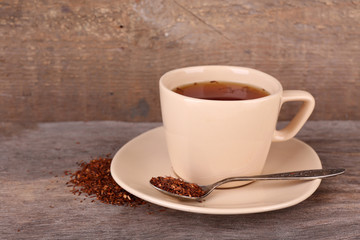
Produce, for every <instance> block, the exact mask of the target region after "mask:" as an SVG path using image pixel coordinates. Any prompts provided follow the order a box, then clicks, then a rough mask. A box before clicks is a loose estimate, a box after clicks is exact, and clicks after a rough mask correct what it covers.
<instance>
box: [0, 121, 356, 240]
mask: <svg viewBox="0 0 360 240" xmlns="http://www.w3.org/2000/svg"><path fill="white" fill-rule="evenodd" d="M283 124H284V123H281V124H280V125H283ZM158 125H159V123H125V122H112V121H105V122H61V123H42V124H36V125H32V126H24V125H17V126H15V125H14V126H13V128H12V130H11V131H10V130H8V131H7V133H6V135H5V134H2V133H0V152H1V154H0V186H1V187H0V202H1V204H0V216H1V218H0V238H1V239H199V238H201V239H306V240H308V239H320V240H321V239H359V238H360V201H359V200H360V188H359V186H360V179H359V175H360V166H359V161H360V147H359V146H360V137H359V136H360V122H359V121H312V122H309V123H307V124H306V126H305V127H304V128H303V129H302V131H301V132H300V133H299V135H298V136H297V137H298V138H299V139H301V140H303V141H305V142H306V143H308V144H309V145H310V146H311V147H313V148H314V150H315V151H316V152H317V153H318V154H319V156H320V158H321V160H322V164H323V166H324V167H328V168H330V167H345V168H346V169H347V171H346V173H345V175H342V176H339V177H336V178H330V179H327V180H326V181H323V182H322V183H321V185H320V187H319V189H318V190H317V191H316V192H315V193H314V194H313V195H312V196H311V197H310V198H308V199H307V200H305V201H304V202H302V203H300V204H298V205H296V206H293V207H290V208H286V209H282V210H278V211H273V212H267V213H259V214H248V215H230V216H217V215H203V214H194V213H186V212H181V211H176V210H171V209H165V208H162V207H158V206H156V205H152V204H149V205H145V206H140V207H138V208H131V207H123V206H112V205H106V204H103V203H100V202H91V200H89V199H85V200H84V197H81V196H80V197H75V196H74V195H73V194H72V193H70V192H69V188H67V187H66V185H65V182H66V181H68V179H67V177H64V174H63V173H64V171H65V170H76V169H77V165H76V162H78V161H81V160H84V161H89V160H90V159H91V158H93V157H97V156H100V155H105V154H107V153H111V154H114V153H116V151H117V150H118V149H119V148H120V147H121V146H123V145H124V144H125V143H126V142H128V141H129V140H130V139H132V138H133V137H135V136H137V135H138V134H140V133H142V132H144V131H146V130H148V129H151V128H154V127H156V126H158ZM8 129H10V128H8ZM80 201H83V202H80Z"/></svg>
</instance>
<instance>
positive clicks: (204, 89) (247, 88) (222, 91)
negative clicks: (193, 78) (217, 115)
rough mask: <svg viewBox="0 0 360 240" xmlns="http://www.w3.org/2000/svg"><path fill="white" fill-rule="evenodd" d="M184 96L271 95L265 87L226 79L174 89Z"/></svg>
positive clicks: (241, 97) (238, 97)
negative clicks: (225, 80) (226, 80)
mask: <svg viewBox="0 0 360 240" xmlns="http://www.w3.org/2000/svg"><path fill="white" fill-rule="evenodd" d="M173 91H174V92H176V93H179V94H181V95H184V96H188V97H193V98H200V99H207V100H223V101H234V100H248V99H256V98H261V97H265V96H268V95H270V94H269V93H268V92H267V91H266V90H265V89H262V88H258V87H255V86H251V85H247V84H243V83H236V82H224V81H209V82H195V83H191V84H186V85H182V86H179V87H177V88H175V89H173Z"/></svg>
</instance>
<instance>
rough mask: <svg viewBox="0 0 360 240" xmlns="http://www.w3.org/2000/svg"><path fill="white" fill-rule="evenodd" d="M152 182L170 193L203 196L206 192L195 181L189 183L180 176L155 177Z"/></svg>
mask: <svg viewBox="0 0 360 240" xmlns="http://www.w3.org/2000/svg"><path fill="white" fill-rule="evenodd" d="M150 183H151V184H152V185H154V186H155V187H158V188H160V189H162V190H165V191H167V192H170V193H175V194H178V195H183V196H188V197H201V196H203V195H204V194H205V192H204V190H202V188H201V187H200V186H199V185H197V184H195V183H188V182H185V181H183V180H182V179H179V178H173V177H153V178H151V180H150Z"/></svg>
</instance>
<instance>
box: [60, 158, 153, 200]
mask: <svg viewBox="0 0 360 240" xmlns="http://www.w3.org/2000/svg"><path fill="white" fill-rule="evenodd" d="M111 160H112V159H111V158H109V155H107V156H106V157H99V158H96V159H93V160H91V161H90V162H89V163H85V162H81V163H79V164H78V165H79V167H80V169H79V170H78V171H76V172H74V173H72V172H69V171H65V172H64V173H65V175H69V176H70V181H68V182H67V183H66V185H67V186H68V187H72V190H70V191H71V192H72V193H73V194H75V195H78V196H80V195H81V194H82V193H83V194H86V196H87V197H95V196H96V198H97V199H98V200H100V201H101V202H103V203H107V204H114V205H129V206H132V207H135V206H138V205H142V204H145V203H146V202H145V201H144V200H142V199H140V198H138V197H136V196H134V195H132V194H130V193H128V192H127V191H125V190H124V189H123V188H121V187H120V186H119V185H117V183H116V182H115V181H114V179H113V178H112V177H111V174H110V164H111ZM93 201H94V200H92V202H93Z"/></svg>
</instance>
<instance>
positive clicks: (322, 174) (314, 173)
mask: <svg viewBox="0 0 360 240" xmlns="http://www.w3.org/2000/svg"><path fill="white" fill-rule="evenodd" d="M344 172H345V169H343V168H337V169H314V170H303V171H296V172H284V173H274V174H266V175H256V176H247V177H230V178H225V179H223V180H220V181H218V182H216V183H213V184H210V185H204V186H201V185H199V187H200V188H201V189H202V190H203V191H204V192H205V193H204V194H203V195H202V196H200V197H190V196H185V195H180V194H175V193H171V192H168V191H165V190H163V189H161V188H158V187H157V186H155V185H153V184H151V183H150V184H151V186H153V187H154V188H155V189H157V190H159V191H160V192H162V193H165V194H168V195H170V196H173V197H177V198H181V199H188V200H197V201H201V200H203V199H204V198H205V197H207V196H208V195H209V194H210V193H211V192H212V191H213V190H214V189H215V188H216V187H219V186H220V185H222V184H225V183H228V182H234V181H259V180H314V179H320V178H327V177H334V176H336V175H339V174H343V173H344Z"/></svg>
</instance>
